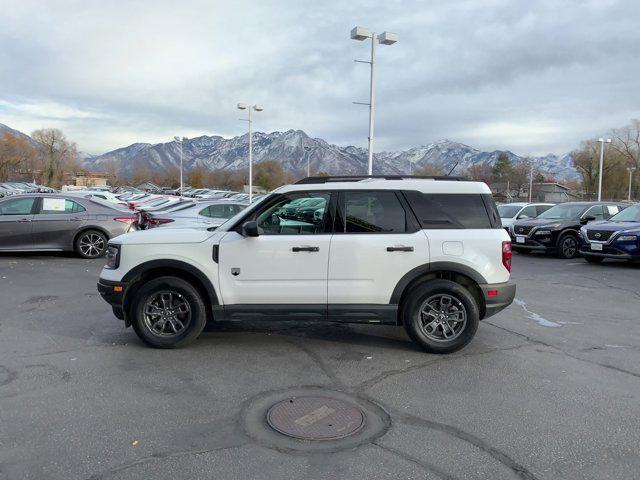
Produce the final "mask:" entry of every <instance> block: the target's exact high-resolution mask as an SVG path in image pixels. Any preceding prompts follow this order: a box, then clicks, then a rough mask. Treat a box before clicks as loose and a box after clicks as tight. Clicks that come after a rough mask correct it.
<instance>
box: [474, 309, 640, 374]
mask: <svg viewBox="0 0 640 480" xmlns="http://www.w3.org/2000/svg"><path fill="white" fill-rule="evenodd" d="M485 321H486V320H485ZM486 323H488V324H489V325H492V326H494V327H496V328H499V329H500V330H504V331H505V332H509V333H512V334H513V335H518V336H519V337H522V338H525V339H527V340H528V341H530V342H531V343H536V344H538V345H544V346H545V347H548V348H550V349H552V350H554V351H549V352H548V353H555V354H557V355H566V356H567V357H569V358H573V359H574V360H578V361H580V362H585V363H589V364H591V365H598V366H600V367H602V368H608V369H611V370H614V371H616V372H619V373H626V374H627V375H631V376H633V377H636V378H640V373H636V372H632V371H630V370H625V369H624V368H620V367H616V366H615V365H609V364H608V363H601V362H596V361H593V360H587V359H586V358H581V357H578V356H577V355H574V354H572V353H569V352H567V351H565V350H563V349H561V348H560V347H557V346H556V345H553V344H551V343H547V342H543V341H542V340H537V339H534V338H531V337H530V336H529V335H525V334H524V333H520V332H516V331H514V330H509V329H508V328H506V327H501V326H500V325H496V324H495V323H491V322H486Z"/></svg>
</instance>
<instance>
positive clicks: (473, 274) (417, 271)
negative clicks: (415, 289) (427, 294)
mask: <svg viewBox="0 0 640 480" xmlns="http://www.w3.org/2000/svg"><path fill="white" fill-rule="evenodd" d="M438 271H447V272H454V273H459V274H461V275H465V276H467V277H469V278H470V279H471V280H473V281H474V282H476V283H477V284H478V285H483V284H486V283H488V282H487V279H486V278H484V277H483V276H482V274H480V273H479V272H478V271H476V270H474V269H473V268H471V267H468V266H466V265H462V264H460V263H455V262H433V263H425V264H423V265H419V266H417V267H415V268H413V269H411V270H409V271H408V272H407V273H405V274H404V276H403V277H402V278H401V279H400V280H399V281H398V283H397V284H396V287H395V288H394V289H393V293H392V294H391V300H389V303H390V304H392V305H398V304H400V300H401V299H402V294H403V293H404V291H405V290H406V288H407V287H408V286H409V285H410V284H411V282H413V281H414V280H415V279H417V278H419V277H421V276H422V275H425V274H427V273H430V272H438Z"/></svg>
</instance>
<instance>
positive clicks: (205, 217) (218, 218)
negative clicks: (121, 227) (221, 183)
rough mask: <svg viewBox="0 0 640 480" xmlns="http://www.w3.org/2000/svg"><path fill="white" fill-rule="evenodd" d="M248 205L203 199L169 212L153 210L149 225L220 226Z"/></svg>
mask: <svg viewBox="0 0 640 480" xmlns="http://www.w3.org/2000/svg"><path fill="white" fill-rule="evenodd" d="M248 205H249V203H247V202H234V201H230V200H208V201H207V200H202V201H198V202H196V203H194V204H193V205H189V206H185V207H183V208H178V209H177V210H173V211H169V212H157V213H156V212H151V213H149V214H148V215H147V221H148V227H149V228H154V227H163V226H167V227H169V226H170V227H203V226H204V227H219V226H220V225H222V224H223V223H224V222H226V221H227V220H228V219H230V218H231V217H233V216H234V215H235V214H236V213H238V212H240V211H242V210H244V209H245V208H247V206H248Z"/></svg>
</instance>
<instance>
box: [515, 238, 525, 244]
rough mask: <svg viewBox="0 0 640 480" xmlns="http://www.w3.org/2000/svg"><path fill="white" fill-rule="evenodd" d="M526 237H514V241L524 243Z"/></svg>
mask: <svg viewBox="0 0 640 480" xmlns="http://www.w3.org/2000/svg"><path fill="white" fill-rule="evenodd" d="M525 241H526V239H525V238H524V237H516V243H524V242H525Z"/></svg>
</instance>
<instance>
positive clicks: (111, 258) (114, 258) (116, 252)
mask: <svg viewBox="0 0 640 480" xmlns="http://www.w3.org/2000/svg"><path fill="white" fill-rule="evenodd" d="M105 259H106V260H107V264H106V267H107V268H111V269H113V270H115V269H116V268H118V267H119V266H120V245H111V244H109V245H108V246H107V254H106V255H105Z"/></svg>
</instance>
